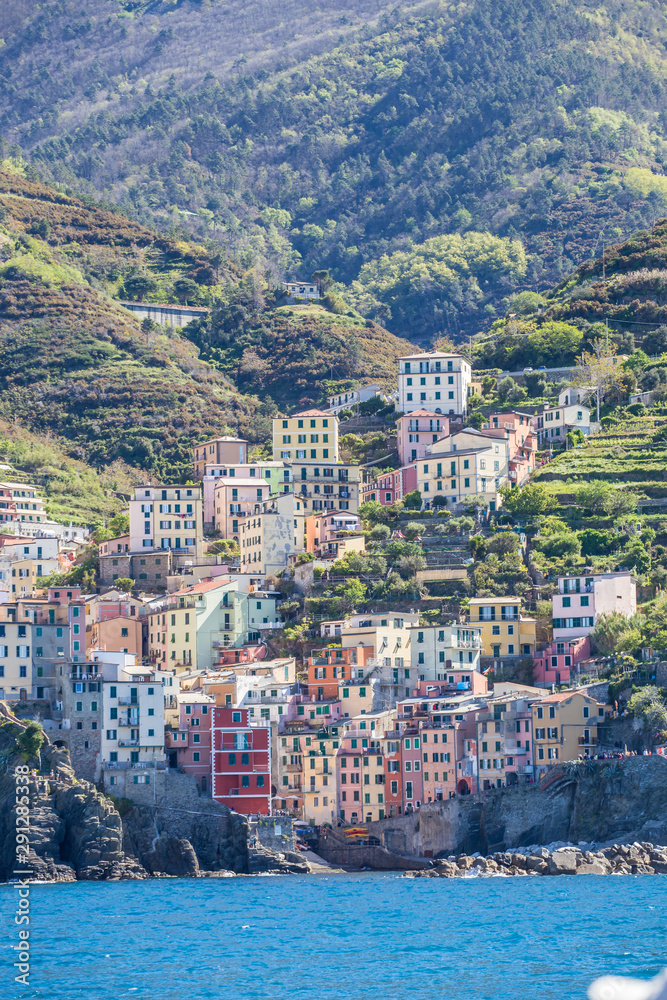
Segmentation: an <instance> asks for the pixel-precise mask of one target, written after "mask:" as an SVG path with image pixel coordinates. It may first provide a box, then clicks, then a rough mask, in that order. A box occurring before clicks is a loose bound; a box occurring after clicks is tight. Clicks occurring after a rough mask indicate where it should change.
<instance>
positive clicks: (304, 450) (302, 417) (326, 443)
mask: <svg viewBox="0 0 667 1000" xmlns="http://www.w3.org/2000/svg"><path fill="white" fill-rule="evenodd" d="M273 459H274V461H278V460H286V461H288V462H295V461H296V462H298V461H299V460H301V461H308V462H333V463H336V462H338V418H337V417H336V416H335V414H332V413H327V412H326V411H324V410H304V411H303V412H302V413H295V414H294V416H292V417H275V418H274V420H273Z"/></svg>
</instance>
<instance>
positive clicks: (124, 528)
mask: <svg viewBox="0 0 667 1000" xmlns="http://www.w3.org/2000/svg"><path fill="white" fill-rule="evenodd" d="M109 530H110V531H112V532H113V534H112V536H111V537H112V538H118V536H119V535H127V533H128V532H129V530H130V515H129V514H115V515H114V516H113V517H112V518H111V520H110V521H109Z"/></svg>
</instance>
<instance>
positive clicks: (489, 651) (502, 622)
mask: <svg viewBox="0 0 667 1000" xmlns="http://www.w3.org/2000/svg"><path fill="white" fill-rule="evenodd" d="M521 603H522V602H521V598H520V597H471V598H470V600H469V602H468V615H469V621H470V624H471V625H474V626H475V627H476V628H478V629H480V631H481V636H482V658H483V660H484V659H486V660H488V659H489V658H492V659H493V660H495V661H502V660H503V659H507V658H509V657H519V656H532V655H533V653H534V652H535V644H536V628H537V623H536V621H535V619H534V618H529V617H527V616H526V615H524V614H523V612H522V610H521ZM483 665H484V663H483Z"/></svg>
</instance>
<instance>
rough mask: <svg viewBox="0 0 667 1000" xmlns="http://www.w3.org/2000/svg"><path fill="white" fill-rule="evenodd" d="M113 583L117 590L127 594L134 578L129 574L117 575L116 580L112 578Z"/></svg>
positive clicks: (131, 587)
mask: <svg viewBox="0 0 667 1000" xmlns="http://www.w3.org/2000/svg"><path fill="white" fill-rule="evenodd" d="M113 585H114V587H115V588H116V589H117V590H122V591H123V593H128V594H129V593H130V591H131V590H133V588H134V580H131V579H130V578H129V576H119V577H118V579H117V580H114V582H113Z"/></svg>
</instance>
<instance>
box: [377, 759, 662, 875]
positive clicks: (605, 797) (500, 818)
mask: <svg viewBox="0 0 667 1000" xmlns="http://www.w3.org/2000/svg"><path fill="white" fill-rule="evenodd" d="M367 826H368V829H369V832H370V833H371V834H373V835H374V836H376V837H378V839H379V840H380V841H381V843H383V844H384V846H385V847H386V848H387V849H388V850H390V851H394V852H396V853H398V854H407V855H414V856H425V857H436V856H437V855H438V854H444V855H448V854H452V853H461V852H464V853H467V854H472V853H475V852H476V851H479V852H481V853H482V854H491V853H493V852H494V851H505V850H508V849H509V848H512V847H525V846H528V845H531V844H549V843H552V842H553V841H556V840H564V841H573V842H574V843H576V842H577V841H580V840H586V841H591V842H592V841H596V842H603V841H606V840H611V839H617V840H619V841H620V842H621V843H628V842H631V841H633V840H640V841H642V840H646V841H651V842H652V843H656V844H667V759H665V758H663V757H659V756H657V755H653V756H651V757H628V758H625V759H623V760H609V761H599V762H593V761H591V762H590V763H584V764H580V765H578V766H576V767H574V768H571V769H565V768H559V769H557V770H555V771H554V772H553V773H552V774H551V775H550V776H549V777H548V778H546V779H544V781H543V782H542V785H541V786H540V785H527V786H514V787H512V788H502V789H492V790H491V791H489V792H485V793H481V794H479V795H473V796H459V797H457V798H454V799H448V800H446V801H443V802H433V803H429V804H427V805H423V806H422V807H421V809H419V810H418V811H417V812H415V813H413V814H412V815H410V816H399V817H396V818H393V819H385V820H380V821H379V822H377V823H369V824H367Z"/></svg>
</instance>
